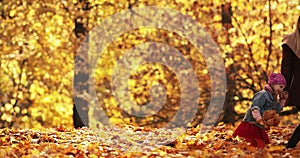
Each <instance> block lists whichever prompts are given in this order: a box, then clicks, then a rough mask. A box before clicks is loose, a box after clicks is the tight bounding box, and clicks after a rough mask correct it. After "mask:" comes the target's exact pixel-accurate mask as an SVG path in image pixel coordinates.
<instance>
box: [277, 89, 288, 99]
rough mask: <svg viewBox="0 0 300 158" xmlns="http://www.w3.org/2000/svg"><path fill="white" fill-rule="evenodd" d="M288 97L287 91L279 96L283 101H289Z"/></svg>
mask: <svg viewBox="0 0 300 158" xmlns="http://www.w3.org/2000/svg"><path fill="white" fill-rule="evenodd" d="M288 97H289V94H288V92H287V91H283V92H281V93H280V94H279V98H280V100H282V99H287V98H288Z"/></svg>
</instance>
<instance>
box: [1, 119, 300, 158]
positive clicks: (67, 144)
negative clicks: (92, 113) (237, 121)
mask: <svg viewBox="0 0 300 158" xmlns="http://www.w3.org/2000/svg"><path fill="white" fill-rule="evenodd" d="M205 128H206V127H203V126H198V127H195V128H189V129H186V130H185V131H183V133H181V132H182V129H173V130H172V131H171V129H163V128H160V129H153V128H142V127H132V126H127V127H125V128H116V127H103V128H100V129H98V130H92V129H88V128H81V129H71V128H66V127H64V126H59V127H57V128H47V129H39V130H35V129H1V130H0V157H31V158H34V157H300V150H299V149H300V145H298V146H297V147H296V148H294V149H285V147H284V144H285V143H286V142H287V140H288V138H289V137H290V136H291V134H292V132H293V130H294V128H295V126H286V125H285V126H278V127H272V128H271V129H270V130H269V131H268V133H269V136H270V139H271V144H269V145H268V147H266V148H265V149H263V150H258V149H257V148H254V147H251V146H250V145H249V144H248V143H247V142H245V141H244V140H243V139H241V138H233V137H232V133H233V131H234V129H235V126H232V125H227V124H219V125H218V126H216V127H213V128H211V129H205ZM170 133H171V134H170ZM178 134H180V135H179V137H177V136H176V135H178Z"/></svg>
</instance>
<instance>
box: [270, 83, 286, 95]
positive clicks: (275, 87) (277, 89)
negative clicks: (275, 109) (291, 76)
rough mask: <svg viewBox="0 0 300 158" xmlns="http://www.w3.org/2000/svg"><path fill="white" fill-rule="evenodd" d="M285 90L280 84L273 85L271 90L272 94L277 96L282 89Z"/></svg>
mask: <svg viewBox="0 0 300 158" xmlns="http://www.w3.org/2000/svg"><path fill="white" fill-rule="evenodd" d="M284 88H285V85H281V84H275V85H273V90H274V94H275V95H278V94H280V93H281V92H283V89H284Z"/></svg>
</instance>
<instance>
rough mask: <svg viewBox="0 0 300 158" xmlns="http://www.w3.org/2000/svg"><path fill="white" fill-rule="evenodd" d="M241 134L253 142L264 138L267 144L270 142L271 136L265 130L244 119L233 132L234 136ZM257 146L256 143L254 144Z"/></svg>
mask: <svg viewBox="0 0 300 158" xmlns="http://www.w3.org/2000/svg"><path fill="white" fill-rule="evenodd" d="M236 136H240V137H243V138H245V139H246V141H248V142H251V144H252V143H253V141H255V139H260V140H263V141H264V142H265V143H266V144H270V138H269V136H268V134H267V133H266V131H265V130H263V129H261V128H259V127H258V126H256V125H254V124H251V123H249V122H246V121H243V122H242V123H241V124H240V125H239V126H238V127H237V129H236V130H235V131H234V133H233V137H236ZM254 146H256V145H254Z"/></svg>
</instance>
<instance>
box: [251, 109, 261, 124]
mask: <svg viewBox="0 0 300 158" xmlns="http://www.w3.org/2000/svg"><path fill="white" fill-rule="evenodd" d="M251 113H252V116H253V118H254V119H255V121H256V122H259V121H260V120H261V118H262V117H261V114H260V111H259V109H257V108H254V109H253V110H252V111H251Z"/></svg>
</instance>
